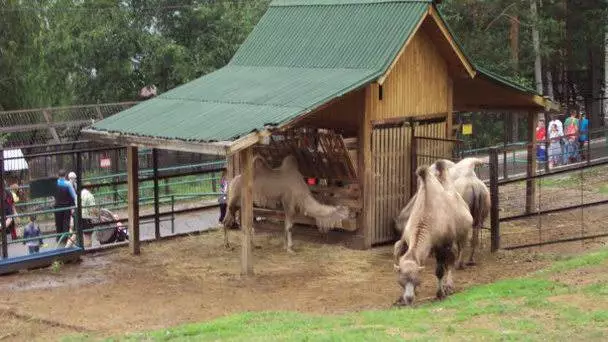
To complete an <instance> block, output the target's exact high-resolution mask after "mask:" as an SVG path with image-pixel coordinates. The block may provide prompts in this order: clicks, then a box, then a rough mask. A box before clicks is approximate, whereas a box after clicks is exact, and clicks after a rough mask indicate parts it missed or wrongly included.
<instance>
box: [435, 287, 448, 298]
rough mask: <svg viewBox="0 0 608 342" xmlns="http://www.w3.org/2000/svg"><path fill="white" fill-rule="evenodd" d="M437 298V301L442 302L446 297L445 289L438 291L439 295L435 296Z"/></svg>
mask: <svg viewBox="0 0 608 342" xmlns="http://www.w3.org/2000/svg"><path fill="white" fill-rule="evenodd" d="M435 296H436V297H437V299H439V300H442V299H444V298H445V297H446V294H445V291H444V289H438V290H437V293H436V294H435Z"/></svg>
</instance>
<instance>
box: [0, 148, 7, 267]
mask: <svg viewBox="0 0 608 342" xmlns="http://www.w3.org/2000/svg"><path fill="white" fill-rule="evenodd" d="M0 186H1V187H2V191H1V192H0V220H1V222H0V228H2V229H1V231H2V234H1V235H2V237H1V238H2V258H3V259H6V258H8V241H6V233H8V231H7V227H6V216H5V215H4V204H5V203H6V202H5V200H4V196H7V193H6V189H5V186H4V150H3V149H0Z"/></svg>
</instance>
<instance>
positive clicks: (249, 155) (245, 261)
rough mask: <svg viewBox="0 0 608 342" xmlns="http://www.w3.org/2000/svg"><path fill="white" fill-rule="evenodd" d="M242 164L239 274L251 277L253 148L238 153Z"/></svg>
mask: <svg viewBox="0 0 608 342" xmlns="http://www.w3.org/2000/svg"><path fill="white" fill-rule="evenodd" d="M240 155H241V161H242V163H243V172H242V177H243V190H242V191H243V192H242V196H241V231H242V232H241V274H242V275H248V276H249V275H253V250H252V243H251V240H252V235H253V234H252V228H253V227H252V225H253V148H252V147H248V148H246V149H245V150H243V151H241V152H240Z"/></svg>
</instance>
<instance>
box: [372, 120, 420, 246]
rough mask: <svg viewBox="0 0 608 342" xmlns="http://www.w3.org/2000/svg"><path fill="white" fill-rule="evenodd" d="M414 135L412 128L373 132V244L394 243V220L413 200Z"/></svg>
mask: <svg viewBox="0 0 608 342" xmlns="http://www.w3.org/2000/svg"><path fill="white" fill-rule="evenodd" d="M411 133H412V130H411V128H410V127H409V126H400V127H387V128H383V127H377V128H374V129H373V132H372V163H373V166H372V169H373V174H374V182H373V185H372V186H373V189H374V191H373V192H374V194H375V196H374V200H373V201H372V208H370V209H371V216H372V217H373V220H374V225H373V226H372V227H373V231H372V234H371V235H372V244H380V243H386V242H392V241H394V239H395V237H396V235H395V230H394V229H393V226H394V218H395V217H397V215H398V214H399V212H400V211H401V209H402V208H403V207H404V206H405V204H406V203H407V200H408V199H409V184H410V173H409V168H410V165H409V160H410V159H409V155H410V149H409V144H410V142H411V139H412V134H411Z"/></svg>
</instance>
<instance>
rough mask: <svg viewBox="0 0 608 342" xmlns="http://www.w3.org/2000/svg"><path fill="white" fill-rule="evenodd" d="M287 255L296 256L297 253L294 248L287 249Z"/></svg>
mask: <svg viewBox="0 0 608 342" xmlns="http://www.w3.org/2000/svg"><path fill="white" fill-rule="evenodd" d="M287 253H289V254H296V252H295V251H294V250H293V249H292V248H287Z"/></svg>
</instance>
